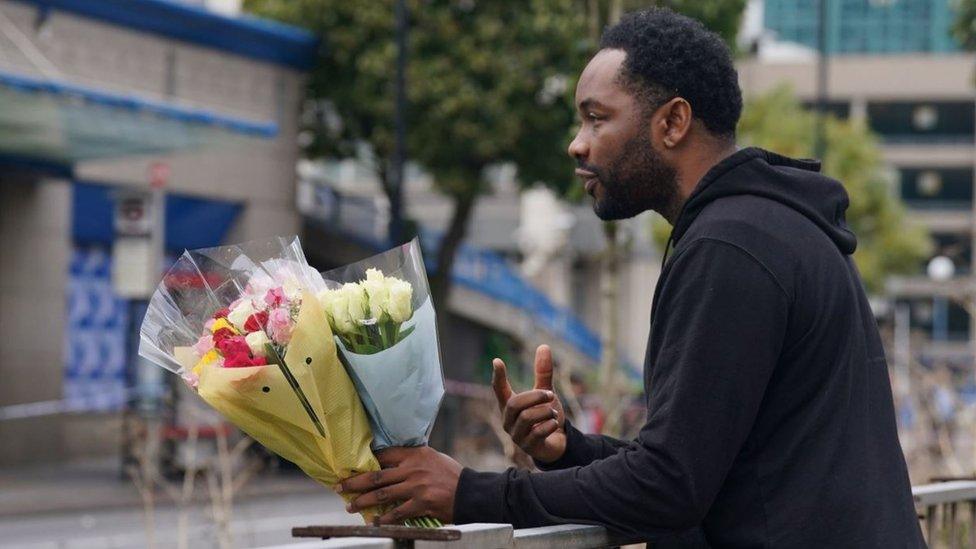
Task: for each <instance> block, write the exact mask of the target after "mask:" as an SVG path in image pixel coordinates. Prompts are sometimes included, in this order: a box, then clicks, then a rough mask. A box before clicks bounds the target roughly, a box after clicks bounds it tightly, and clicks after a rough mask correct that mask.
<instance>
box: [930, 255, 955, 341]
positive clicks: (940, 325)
mask: <svg viewBox="0 0 976 549" xmlns="http://www.w3.org/2000/svg"><path fill="white" fill-rule="evenodd" d="M926 271H927V273H928V275H929V279H931V280H932V281H933V282H938V283H945V282H948V281H950V280H952V277H953V276H954V275H955V274H956V266H955V264H954V263H953V262H952V260H951V259H949V258H948V257H946V256H944V255H939V256H936V257H933V258H932V259H931V261H929V264H928V267H927V269H926ZM948 338H949V301H948V300H947V299H946V298H945V297H944V296H940V295H936V296H934V297H933V298H932V340H933V341H945V340H947V339H948Z"/></svg>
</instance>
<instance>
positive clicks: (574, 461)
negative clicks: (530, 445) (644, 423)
mask: <svg viewBox="0 0 976 549" xmlns="http://www.w3.org/2000/svg"><path fill="white" fill-rule="evenodd" d="M565 429H566V451H565V452H564V453H563V455H562V457H560V458H559V459H557V460H556V461H552V462H549V463H546V462H543V461H539V460H533V461H534V462H535V466H536V467H538V468H539V469H541V470H543V471H555V470H558V469H566V468H569V467H576V466H580V465H589V464H590V463H593V462H594V461H596V460H598V459H603V458H605V457H608V456H612V455H613V454H615V453H617V450H619V449H620V448H623V447H625V446H627V445H629V444H630V443H629V442H627V441H626V440H620V439H616V438H613V437H608V436H605V435H585V434H583V432H582V431H580V430H579V429H577V428H576V427H575V426H573V424H572V423H571V422H570V421H569V420H568V419H567V420H566V423H565Z"/></svg>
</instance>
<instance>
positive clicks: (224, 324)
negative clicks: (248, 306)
mask: <svg viewBox="0 0 976 549" xmlns="http://www.w3.org/2000/svg"><path fill="white" fill-rule="evenodd" d="M221 328H227V329H229V330H230V331H232V332H234V335H239V334H240V332H239V331H237V328H235V327H234V325H233V324H231V323H230V321H228V320H227V319H226V318H218V319H217V320H216V321H215V322H214V323H213V327H212V328H210V333H212V334H215V333H217V330H219V329H221Z"/></svg>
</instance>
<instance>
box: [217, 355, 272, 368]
mask: <svg viewBox="0 0 976 549" xmlns="http://www.w3.org/2000/svg"><path fill="white" fill-rule="evenodd" d="M267 364H268V361H267V360H265V358H264V357H263V356H255V357H252V356H251V354H250V353H239V352H238V353H234V354H231V355H224V368H245V367H247V366H265V365H267Z"/></svg>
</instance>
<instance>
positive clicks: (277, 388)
mask: <svg viewBox="0 0 976 549" xmlns="http://www.w3.org/2000/svg"><path fill="white" fill-rule="evenodd" d="M325 289H326V286H325V284H324V282H323V280H322V278H321V276H320V275H319V273H318V272H317V271H315V270H314V269H312V268H310V267H309V266H308V264H307V263H306V261H305V257H304V254H303V253H302V250H301V247H300V245H299V242H298V239H297V238H293V239H291V240H287V239H281V238H276V239H273V240H269V241H262V242H252V243H248V244H241V245H234V246H223V247H218V248H209V249H202V250H193V251H188V252H186V253H184V254H183V255H182V256H181V257H180V258H179V259H178V260H177V261H176V263H175V264H174V265H173V267H172V268H171V269H170V270H169V271H168V272H167V273H166V275H165V276H164V277H163V280H162V282H161V283H160V284H159V287H158V288H157V289H156V292H155V293H154V294H153V296H152V298H151V299H150V302H149V308H148V311H147V313H146V317H145V319H144V320H143V323H142V328H141V334H140V335H141V341H140V347H139V354H141V355H142V356H144V357H146V358H147V359H149V360H150V361H152V362H154V363H156V364H158V365H160V366H163V367H164V368H167V369H169V370H171V371H173V372H176V373H178V374H179V375H181V376H182V377H183V378H184V380H185V381H186V382H187V384H188V385H190V386H191V387H193V388H194V389H195V390H196V392H197V394H199V395H200V397H201V398H203V400H205V401H206V402H207V403H208V404H209V405H210V406H212V407H213V408H215V409H216V410H218V411H219V412H220V413H221V414H223V416H224V417H226V418H227V419H228V420H230V421H231V422H232V423H234V424H235V425H236V426H237V427H239V428H240V429H241V430H242V431H244V432H245V433H247V434H248V435H249V436H251V437H252V438H254V439H255V440H256V441H258V442H259V443H261V444H262V445H264V446H265V447H266V448H268V449H269V450H271V451H273V452H275V453H277V454H278V455H280V456H282V457H284V458H285V459H287V460H289V461H291V462H293V463H295V464H296V465H298V466H299V467H300V468H301V469H302V470H303V471H305V473H306V474H308V475H309V476H310V477H312V478H313V479H315V480H316V481H318V482H320V483H322V484H325V485H327V486H330V487H331V486H334V485H335V484H337V483H338V482H339V481H341V480H343V479H345V478H348V477H351V476H354V475H357V474H360V473H364V472H368V471H375V470H379V468H380V466H379V463H378V462H377V460H376V458H375V457H374V455H373V453H372V452H371V450H370V440H371V438H372V433H371V431H370V427H369V422H368V419H367V415H366V413H365V412H364V410H363V406H362V404H361V402H360V400H359V397H358V395H357V392H356V389H355V388H354V386H353V384H352V382H351V381H350V379H349V376H348V375H347V373H346V370H345V368H344V367H343V366H342V365H341V363H340V360H339V357H338V355H337V350H336V346H335V344H334V343H333V338H332V332H331V328H330V323H329V320H328V317H327V315H326V312H325V310H324V309H323V308H322V306H321V304H320V302H319V300H318V299H316V294H319V293H321V292H322V291H324V290H325ZM345 497H347V498H349V499H351V496H345ZM379 511H380V510H367V511H364V512H363V516H364V518H366V520H367V522H369V521H370V520H371V519H372V517H373V516H375V514H376V513H377V512H379ZM417 524H419V525H426V523H425V522H422V521H418V522H417Z"/></svg>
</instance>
